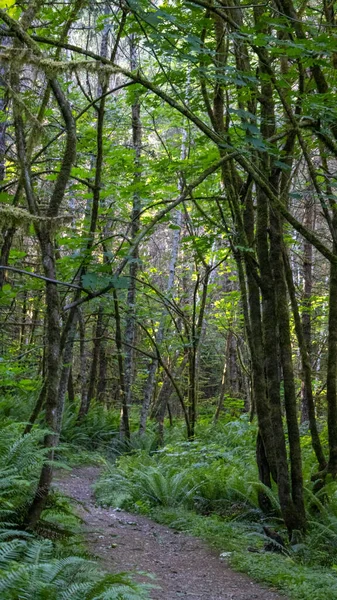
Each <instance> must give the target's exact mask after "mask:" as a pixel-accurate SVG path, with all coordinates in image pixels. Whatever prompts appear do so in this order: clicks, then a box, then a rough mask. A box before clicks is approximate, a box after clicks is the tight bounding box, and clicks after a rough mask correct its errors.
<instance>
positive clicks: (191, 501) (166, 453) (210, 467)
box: [96, 415, 337, 600]
mask: <svg viewBox="0 0 337 600" xmlns="http://www.w3.org/2000/svg"><path fill="white" fill-rule="evenodd" d="M256 433H257V432H256V427H255V425H253V424H251V423H250V422H249V420H248V417H247V416H246V415H244V416H243V417H241V418H239V419H237V420H235V421H231V420H230V419H228V418H225V419H223V421H222V422H219V423H218V424H217V425H216V426H213V425H210V424H209V422H208V421H207V420H206V419H204V420H203V422H202V423H199V424H198V429H197V435H196V438H195V440H194V441H191V442H187V441H185V440H184V439H183V438H182V436H181V430H180V429H179V431H176V432H174V431H171V432H170V434H169V438H168V439H167V443H166V445H165V447H163V448H159V449H157V450H153V449H150V450H146V443H145V442H144V445H143V448H142V449H140V450H139V449H138V450H137V449H133V450H132V451H131V452H128V453H127V454H124V455H121V456H119V457H118V458H117V459H116V460H115V461H114V462H113V463H110V464H108V465H107V467H106V469H105V471H104V472H103V474H102V477H101V479H100V481H99V482H98V483H97V485H96V495H97V498H98V500H99V502H101V503H103V504H106V505H112V506H115V507H116V506H119V507H121V508H125V509H128V510H131V511H136V512H142V513H145V514H148V515H149V516H151V517H152V518H154V519H155V520H156V521H158V522H160V523H163V524H165V525H168V526H171V527H173V528H174V529H176V530H179V531H182V532H188V533H191V534H193V535H196V536H199V537H202V538H203V539H205V540H207V541H208V543H210V544H211V545H213V546H214V547H215V548H216V549H217V550H218V551H219V553H220V554H223V556H224V560H227V561H229V563H230V564H231V565H232V566H233V567H234V568H235V569H238V570H243V571H245V572H248V573H249V574H251V575H252V576H254V577H255V578H256V579H258V580H260V581H263V582H265V583H267V584H269V585H273V586H275V587H277V588H278V589H280V590H283V591H285V592H286V593H287V595H288V596H289V597H291V598H296V599H299V600H309V599H310V600H332V599H334V600H335V598H336V597H337V591H336V590H337V588H336V586H337V483H336V482H335V481H334V480H331V481H327V482H326V484H325V486H324V487H323V488H322V489H321V490H320V492H319V493H315V494H314V493H313V483H312V482H311V476H312V474H313V472H315V459H314V456H313V452H312V448H311V443H308V434H307V431H304V432H303V435H302V442H303V457H304V474H305V485H306V492H305V493H306V505H307V514H308V529H307V532H306V535H305V536H302V535H301V534H300V533H299V532H296V531H295V532H294V533H293V536H292V539H291V540H289V539H288V535H287V531H286V529H285V527H284V525H283V523H282V520H281V517H280V506H279V500H278V497H277V493H276V490H275V489H274V488H272V489H269V488H267V487H265V486H263V484H261V483H260V482H259V480H258V473H257V468H256V458H255V439H256ZM309 442H310V439H309ZM149 447H150V445H149ZM259 492H263V493H264V494H265V495H267V496H268V498H269V500H270V505H271V510H270V513H269V514H265V513H263V512H262V511H261V509H260V508H259V503H258V494H259Z"/></svg>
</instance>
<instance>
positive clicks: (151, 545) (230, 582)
mask: <svg viewBox="0 0 337 600" xmlns="http://www.w3.org/2000/svg"><path fill="white" fill-rule="evenodd" d="M98 476H99V469H98V468H97V467H83V468H77V469H74V470H73V471H72V472H71V473H70V474H69V473H67V474H62V475H60V474H59V475H58V477H57V478H56V480H55V485H56V486H57V487H58V488H59V489H61V490H62V491H63V492H64V493H65V494H66V495H67V496H70V497H72V498H74V499H75V500H77V501H79V502H80V503H81V504H80V505H79V506H78V509H77V512H78V513H79V514H80V516H81V517H82V518H83V519H84V529H85V537H86V539H87V543H88V547H89V550H90V552H91V553H92V554H93V555H94V556H95V557H97V558H98V559H99V560H100V564H101V565H102V566H103V567H104V568H105V569H106V570H107V571H109V572H119V571H143V572H147V573H153V574H154V575H155V581H154V583H155V584H156V585H157V586H158V587H157V588H156V589H154V590H152V591H151V599H152V600H176V599H178V598H185V599H186V600H254V599H259V600H286V599H285V597H284V596H280V595H279V594H278V593H276V592H273V591H271V590H267V589H265V588H263V587H261V586H260V585H259V584H257V583H254V582H252V581H251V580H250V579H249V577H247V576H245V575H241V574H239V573H235V572H233V571H232V570H231V569H230V568H229V567H227V566H226V564H225V563H224V562H222V561H221V560H220V559H219V556H218V554H217V553H216V552H215V551H213V550H212V549H210V548H209V547H208V546H207V545H206V544H205V543H204V542H202V541H201V540H199V539H198V538H194V537H192V536H189V535H186V534H184V533H179V532H175V531H174V530H172V529H171V530H170V529H167V527H165V526H162V525H158V524H157V523H155V522H153V521H151V520H150V519H148V518H146V517H142V516H139V515H133V514H129V513H127V512H124V511H119V510H114V509H112V508H101V507H98V506H96V504H95V499H94V497H93V494H92V489H91V486H92V484H93V483H94V482H95V481H96V480H97V478H98ZM261 560H263V557H262V556H261ZM136 579H138V580H142V577H141V576H138V577H136ZM143 580H145V579H144V578H143ZM146 581H147V582H149V580H148V578H146Z"/></svg>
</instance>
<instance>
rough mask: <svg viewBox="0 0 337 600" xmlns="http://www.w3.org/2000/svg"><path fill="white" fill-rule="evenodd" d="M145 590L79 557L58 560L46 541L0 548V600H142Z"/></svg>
mask: <svg viewBox="0 0 337 600" xmlns="http://www.w3.org/2000/svg"><path fill="white" fill-rule="evenodd" d="M148 589H149V588H148V586H145V585H139V584H137V583H133V582H132V581H131V579H130V577H129V576H128V575H127V574H124V573H120V574H116V575H110V574H106V573H104V572H102V571H100V570H99V569H98V567H97V565H96V564H95V563H94V562H93V561H90V560H88V559H85V558H83V557H81V556H66V557H62V558H59V557H57V556H55V549H54V545H53V543H52V542H51V541H50V540H20V539H15V540H12V541H9V542H3V543H1V544H0V595H1V598H2V599H3V600H45V599H46V598H48V599H49V600H141V599H144V600H145V599H146V598H148Z"/></svg>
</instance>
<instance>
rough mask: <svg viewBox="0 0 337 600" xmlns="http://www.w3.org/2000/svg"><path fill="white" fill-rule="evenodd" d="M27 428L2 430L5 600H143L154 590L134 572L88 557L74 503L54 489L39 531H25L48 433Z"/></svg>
mask: <svg viewBox="0 0 337 600" xmlns="http://www.w3.org/2000/svg"><path fill="white" fill-rule="evenodd" d="M23 427H24V425H23V424H20V423H17V424H14V423H10V424H9V425H7V426H5V427H3V429H2V430H1V431H0V598H1V600H45V599H47V598H48V600H138V599H139V600H140V599H144V600H145V599H146V598H148V586H146V585H139V584H137V583H135V582H134V581H133V580H132V577H131V576H130V574H123V573H122V574H116V575H109V574H107V573H104V572H103V571H101V570H100V569H99V568H98V566H97V564H96V563H95V562H94V561H91V560H89V559H88V556H87V553H86V551H85V547H84V544H83V538H82V535H81V534H80V525H81V519H80V518H79V517H77V516H76V514H75V512H74V507H73V505H72V504H71V502H70V499H68V498H67V497H65V496H64V495H63V494H61V493H60V492H59V491H57V489H53V490H52V492H51V493H50V494H49V496H48V499H47V503H46V506H45V508H44V510H43V512H42V516H41V519H40V520H39V522H38V524H37V526H36V529H35V530H34V532H27V531H25V529H24V521H25V515H26V511H27V508H28V506H29V505H30V502H31V500H32V498H33V496H34V494H35V490H36V485H37V481H38V477H39V474H40V470H41V466H42V463H43V461H44V460H45V452H44V450H43V446H42V440H43V437H44V435H45V431H43V430H41V429H39V427H36V428H34V429H33V430H32V432H31V433H29V434H27V435H22V432H23Z"/></svg>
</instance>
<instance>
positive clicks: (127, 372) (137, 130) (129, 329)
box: [120, 34, 142, 437]
mask: <svg viewBox="0 0 337 600" xmlns="http://www.w3.org/2000/svg"><path fill="white" fill-rule="evenodd" d="M138 62H139V61H138V48H137V43H136V39H135V36H134V35H133V34H132V35H131V37H130V68H131V70H132V71H133V70H135V69H136V68H137V66H138ZM131 110H132V146H133V149H134V180H133V183H134V185H135V186H137V184H139V183H140V181H141V176H142V174H141V165H140V157H141V145H142V124H141V120H140V102H139V100H138V98H137V99H136V101H135V102H134V104H133V105H132V109H131ZM140 208H141V199H140V195H139V192H138V191H135V192H134V194H133V204H132V214H131V240H133V239H134V238H135V237H136V235H137V233H138V231H139V218H140ZM138 257H139V253H138V247H137V248H136V249H135V250H134V251H133V252H132V254H131V257H130V258H131V260H130V266H129V275H130V283H129V288H128V294H127V317H126V324H125V345H126V350H125V361H124V363H125V364H124V383H125V391H126V403H127V405H128V406H131V404H132V400H133V381H134V374H135V363H134V361H135V352H134V346H135V336H136V321H135V315H136V277H137V273H138V268H139V265H138ZM120 431H121V436H122V437H123V436H124V435H125V431H124V421H123V419H122V420H121V424H120Z"/></svg>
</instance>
